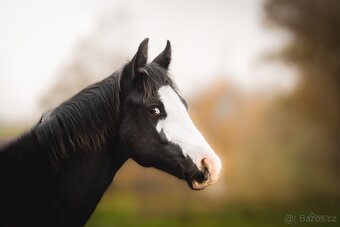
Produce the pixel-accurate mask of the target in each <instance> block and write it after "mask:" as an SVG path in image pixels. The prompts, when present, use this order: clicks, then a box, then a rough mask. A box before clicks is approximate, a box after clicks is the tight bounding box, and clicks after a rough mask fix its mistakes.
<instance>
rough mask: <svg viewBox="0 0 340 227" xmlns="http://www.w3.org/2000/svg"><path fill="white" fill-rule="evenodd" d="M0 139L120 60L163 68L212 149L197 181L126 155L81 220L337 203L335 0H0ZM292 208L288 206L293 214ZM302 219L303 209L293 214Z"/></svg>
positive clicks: (281, 211)
mask: <svg viewBox="0 0 340 227" xmlns="http://www.w3.org/2000/svg"><path fill="white" fill-rule="evenodd" d="M0 34H1V35H0V144H5V143H7V142H8V141H10V140H11V139H13V138H15V137H16V136H18V135H20V134H21V133H23V132H24V131H25V130H27V129H29V128H30V127H31V126H32V125H33V124H35V123H36V122H37V121H38V120H39V117H40V116H41V114H42V113H43V112H44V111H46V110H48V109H50V108H52V107H54V106H56V105H58V104H60V103H61V102H62V101H63V100H65V99H67V98H69V97H70V96H72V95H73V94H75V93H76V92H77V91H79V90H80V89H82V88H84V87H86V86H87V85H89V84H91V83H93V82H95V81H98V80H101V79H103V78H105V77H107V76H109V75H110V74H111V73H112V72H114V71H115V70H117V69H118V68H120V67H121V66H122V65H123V64H124V63H126V62H127V61H128V60H130V59H131V58H132V56H133V54H134V53H135V51H136V50H137V47H138V45H139V43H140V42H141V41H142V40H143V39H144V38H145V37H149V38H150V42H149V57H150V60H151V59H153V58H154V57H155V56H156V55H157V54H158V53H159V52H161V51H162V50H163V48H164V47H165V44H166V40H167V39H169V40H170V41H171V43H172V48H173V61H172V63H171V66H170V68H171V74H172V76H173V78H174V80H175V81H176V83H177V84H178V87H179V88H180V90H181V92H182V95H183V96H184V97H186V99H187V100H188V102H189V106H190V107H189V112H190V115H191V116H192V118H193V119H194V122H195V123H196V124H197V126H198V128H200V130H201V131H202V133H203V134H204V135H205V137H206V138H207V140H208V141H209V143H210V144H211V145H212V147H213V148H214V149H215V151H216V153H218V154H219V155H220V156H221V157H222V159H223V175H222V179H221V180H220V181H219V182H218V183H217V184H216V185H214V186H212V187H210V188H208V189H206V190H204V191H200V192H194V191H191V190H190V189H188V187H187V185H186V184H185V183H184V182H180V181H178V180H177V179H175V178H174V177H172V176H169V175H167V174H165V173H161V172H159V171H156V170H154V169H146V168H142V167H140V166H138V165H137V164H136V163H134V162H133V161H128V162H127V163H126V164H125V165H124V166H123V168H122V169H121V170H120V171H119V172H118V174H117V176H116V177H115V180H114V182H113V184H112V185H111V186H110V188H109V189H108V191H107V192H106V193H105V195H104V197H103V199H102V201H101V203H100V204H99V205H98V208H97V210H96V211H95V213H94V214H93V216H92V217H91V219H90V220H89V222H88V223H87V226H88V227H90V226H228V225H229V226H286V225H287V221H286V222H285V219H284V217H285V216H286V215H297V217H299V215H306V216H307V215H309V214H311V213H312V214H314V215H329V216H336V217H337V219H336V222H335V223H334V222H326V223H321V222H318V223H313V225H320V226H335V225H337V223H339V214H340V212H339V211H340V203H339V202H340V154H339V153H340V124H339V123H340V122H339V117H340V107H339V100H340V2H339V1H337V0H324V1H318V0H309V1H306V0H294V1H288V0H253V1H247V0H214V1H203V0H202V1H200V0H196V1H194V0H188V1H180V0H173V1H157V0H146V1H132V0H126V1H112V0H110V1H109V0H102V1H95V0H83V1H80V0H68V1H66V0H59V1H53V2H52V1H43V0H31V1H24V0H11V1H10V0H0ZM297 222H299V220H297ZM297 224H305V225H310V224H311V223H310V222H304V223H297Z"/></svg>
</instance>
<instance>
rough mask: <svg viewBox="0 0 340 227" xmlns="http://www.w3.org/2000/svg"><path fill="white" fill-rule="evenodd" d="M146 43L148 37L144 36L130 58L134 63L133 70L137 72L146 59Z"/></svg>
mask: <svg viewBox="0 0 340 227" xmlns="http://www.w3.org/2000/svg"><path fill="white" fill-rule="evenodd" d="M148 43H149V38H146V39H144V40H143V42H141V43H140V44H139V47H138V51H137V53H136V54H135V56H134V57H133V59H132V62H133V65H134V67H133V68H134V72H135V73H137V72H139V71H140V70H139V69H140V68H141V67H143V66H144V65H145V64H146V62H147V60H148Z"/></svg>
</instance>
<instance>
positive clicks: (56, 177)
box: [0, 131, 127, 226]
mask: <svg viewBox="0 0 340 227" xmlns="http://www.w3.org/2000/svg"><path fill="white" fill-rule="evenodd" d="M117 142H118V141H117V139H115V138H107V139H106V140H105V143H104V144H102V146H101V148H100V150H96V151H92V152H86V153H82V152H77V151H72V152H70V156H69V157H67V158H65V160H63V161H62V164H61V166H60V167H58V169H57V170H55V169H53V168H52V166H51V164H50V159H49V157H48V155H47V151H46V150H45V149H43V148H42V147H41V145H40V143H39V142H38V140H37V138H36V136H35V133H34V131H33V132H30V133H28V134H26V135H24V136H22V137H21V138H20V139H19V140H17V141H15V142H13V143H11V144H9V145H8V146H6V147H5V148H3V149H2V151H1V153H0V164H1V167H0V174H1V175H0V178H3V177H4V178H3V179H6V182H4V184H1V185H6V186H7V187H0V188H1V189H0V203H3V204H2V206H3V207H2V208H4V207H5V206H6V207H5V209H7V210H8V211H9V212H8V213H11V212H10V210H13V212H12V213H15V215H18V216H21V215H25V216H27V219H23V220H25V221H26V222H28V223H29V220H30V219H34V217H36V214H37V213H39V217H37V218H39V221H41V222H44V220H46V221H48V220H51V219H53V220H55V221H56V223H58V224H59V225H63V226H66V225H67V226H68V225H70V226H80V225H83V224H84V223H85V222H86V221H87V219H88V218H89V217H90V215H91V214H92V212H93V211H94V209H95V208H96V206H97V204H98V203H99V201H100V199H101V197H102V195H103V193H104V192H105V190H106V189H107V187H108V186H109V184H110V183H111V181H112V179H113V177H114V176H115V173H116V172H117V171H118V169H119V168H120V167H121V166H122V165H123V164H124V162H125V161H126V160H127V157H126V156H125V155H123V153H122V152H121V151H120V149H119V147H118V145H117ZM4 174H6V176H4ZM1 195H2V196H1ZM4 196H5V197H7V198H5V197H4ZM4 201H8V202H7V203H6V202H4ZM0 208H1V206H0ZM0 211H1V209H0ZM0 216H1V215H0ZM13 218H14V217H13ZM0 219H1V217H0ZM11 219H12V218H11ZM17 221H20V220H17ZM31 221H32V223H35V222H37V221H38V220H31ZM66 223H67V224H66Z"/></svg>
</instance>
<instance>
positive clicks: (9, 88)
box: [0, 0, 294, 122]
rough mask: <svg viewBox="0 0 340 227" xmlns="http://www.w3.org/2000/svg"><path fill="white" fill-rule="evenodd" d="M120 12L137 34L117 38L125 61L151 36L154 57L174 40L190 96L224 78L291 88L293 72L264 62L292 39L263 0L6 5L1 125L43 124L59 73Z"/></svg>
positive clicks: (1, 14)
mask: <svg viewBox="0 0 340 227" xmlns="http://www.w3.org/2000/svg"><path fill="white" fill-rule="evenodd" d="M120 11H122V12H124V13H125V14H126V15H127V16H128V18H127V20H128V21H129V23H130V25H131V28H132V31H131V34H130V35H129V37H123V36H122V37H117V39H119V38H120V39H121V40H123V41H124V40H126V46H125V45H124V47H123V48H125V49H126V54H127V58H129V57H132V56H133V54H134V52H135V51H136V48H137V47H138V44H139V43H140V42H141V41H142V40H143V39H144V38H145V37H149V38H150V41H149V48H150V49H149V56H150V58H153V57H155V56H156V55H157V54H158V53H159V52H160V51H162V49H163V48H164V45H165V43H166V40H167V39H169V40H170V41H171V43H172V47H173V61H172V64H171V71H172V74H173V76H174V77H175V81H176V82H177V84H178V85H179V87H180V89H181V90H182V92H183V93H184V95H185V96H189V97H190V96H194V95H196V94H197V92H199V91H200V90H201V89H204V88H206V87H208V85H210V84H213V82H214V81H216V79H217V78H218V77H219V76H220V77H223V78H224V79H226V80H228V81H230V82H231V83H233V84H234V85H235V86H238V87H239V88H241V89H243V90H247V91H256V90H274V91H275V90H282V89H288V88H290V87H291V86H292V84H293V81H294V76H293V74H294V72H293V70H292V69H290V68H287V67H286V66H283V65H281V64H273V63H268V62H263V61H261V57H262V56H263V55H264V54H265V53H267V52H269V51H272V50H276V49H278V48H279V47H280V46H282V44H284V43H285V42H286V41H287V39H288V38H289V37H288V36H287V35H286V34H285V33H283V32H274V31H273V30H268V29H266V28H265V27H264V25H263V15H262V14H263V12H262V1H261V0H252V1H249V0H229V1H227V0H216V1H197V0H196V1H194V0H189V1H180V0H172V1H159V0H147V1H131V0H130V1H112V0H110V1H109V0H102V1H97V0H59V1H46V0H30V1H25V0H0V34H1V35H0V120H5V121H12V122H13V121H21V120H24V119H36V118H38V116H39V115H40V114H41V113H40V111H41V110H40V109H39V108H38V99H39V97H40V96H41V95H42V94H44V92H45V91H46V88H48V87H50V86H51V84H52V83H53V82H54V81H55V80H56V78H55V76H56V74H57V73H56V72H58V69H60V68H62V67H63V66H64V65H65V64H67V62H69V61H71V60H72V57H73V56H74V55H75V52H76V49H77V45H78V44H79V42H80V41H81V40H84V39H86V37H89V36H92V35H93V33H94V32H95V31H96V26H98V20H103V17H102V15H107V14H110V13H119V12H120ZM104 18H105V17H104ZM122 35H123V34H122ZM124 36H126V33H124ZM120 43H122V42H120ZM123 43H124V42H123ZM112 70H115V69H112Z"/></svg>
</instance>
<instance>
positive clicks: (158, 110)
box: [149, 106, 161, 116]
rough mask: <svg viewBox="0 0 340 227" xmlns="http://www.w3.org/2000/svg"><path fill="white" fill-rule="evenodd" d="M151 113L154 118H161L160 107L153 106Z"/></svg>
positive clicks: (150, 109)
mask: <svg viewBox="0 0 340 227" xmlns="http://www.w3.org/2000/svg"><path fill="white" fill-rule="evenodd" d="M149 112H150V114H152V115H153V116H159V115H160V114H161V111H160V109H159V108H158V107H156V106H153V107H151V108H149Z"/></svg>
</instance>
